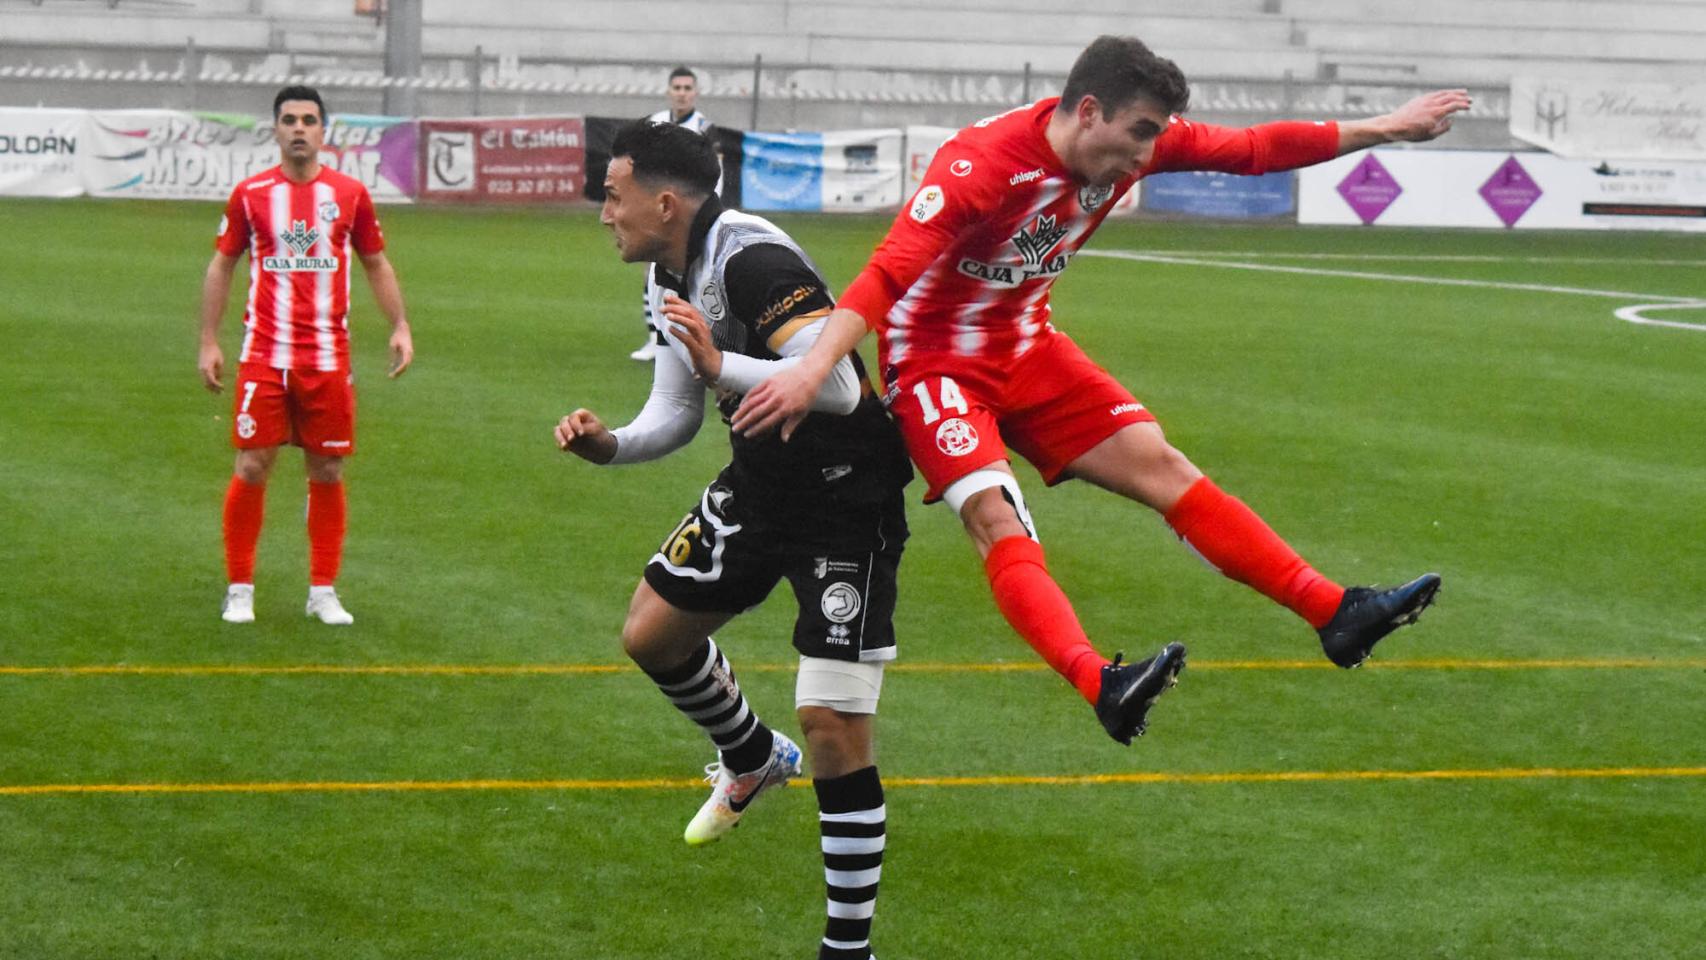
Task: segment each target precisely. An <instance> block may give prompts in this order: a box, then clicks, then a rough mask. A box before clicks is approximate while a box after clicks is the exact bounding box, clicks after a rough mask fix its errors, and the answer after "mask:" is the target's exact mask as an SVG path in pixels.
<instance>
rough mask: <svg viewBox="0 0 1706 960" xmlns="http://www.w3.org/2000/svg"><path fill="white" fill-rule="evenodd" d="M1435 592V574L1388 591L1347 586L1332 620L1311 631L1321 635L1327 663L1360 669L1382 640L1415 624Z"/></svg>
mask: <svg viewBox="0 0 1706 960" xmlns="http://www.w3.org/2000/svg"><path fill="white" fill-rule="evenodd" d="M1438 593H1439V574H1437V573H1424V574H1422V575H1421V576H1419V577H1417V578H1416V579H1414V580H1411V581H1410V582H1409V583H1406V584H1404V585H1403V586H1401V587H1393V588H1392V589H1390V590H1373V589H1370V588H1368V587H1351V588H1350V589H1349V590H1346V591H1345V598H1344V599H1343V600H1341V601H1339V609H1338V612H1336V613H1334V614H1333V619H1332V620H1329V621H1328V622H1327V625H1326V626H1324V627H1322V628H1321V629H1319V630H1317V631H1315V632H1316V633H1318V634H1320V635H1321V649H1322V650H1323V651H1325V652H1326V654H1327V659H1328V660H1331V661H1333V662H1334V663H1336V664H1338V665H1339V666H1341V667H1344V668H1345V669H1347V670H1348V669H1350V668H1351V667H1360V666H1362V662H1363V661H1364V660H1367V659H1368V655H1369V653H1370V652H1371V651H1372V650H1373V649H1374V645H1375V644H1377V643H1379V642H1380V639H1381V638H1382V637H1384V636H1386V635H1387V634H1389V633H1391V632H1392V631H1394V630H1396V629H1398V628H1399V627H1402V626H1404V625H1405V624H1410V623H1415V622H1416V620H1417V619H1418V618H1420V617H1421V615H1422V611H1423V610H1426V609H1427V608H1428V604H1430V603H1433V602H1434V596H1435V595H1436V594H1438Z"/></svg>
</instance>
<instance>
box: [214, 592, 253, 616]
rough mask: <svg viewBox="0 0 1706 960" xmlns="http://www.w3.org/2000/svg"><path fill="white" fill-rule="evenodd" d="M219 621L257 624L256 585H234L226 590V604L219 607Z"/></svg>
mask: <svg viewBox="0 0 1706 960" xmlns="http://www.w3.org/2000/svg"><path fill="white" fill-rule="evenodd" d="M219 619H221V620H224V621H225V622H226V623H254V622H255V585H254V584H252V583H233V584H232V585H230V586H229V587H226V588H225V602H224V603H223V604H221V605H220V607H219Z"/></svg>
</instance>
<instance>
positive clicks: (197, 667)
mask: <svg viewBox="0 0 1706 960" xmlns="http://www.w3.org/2000/svg"><path fill="white" fill-rule="evenodd" d="M797 666H798V665H797V664H793V663H752V664H742V665H741V667H740V670H741V672H743V673H793V672H794V671H795V669H797ZM1189 668H1190V669H1191V670H1192V671H1198V670H1336V669H1338V668H1337V667H1335V666H1333V664H1331V663H1329V662H1328V661H1326V660H1319V659H1312V660H1192V661H1190V664H1189ZM887 669H889V670H891V671H899V672H902V673H1037V672H1041V671H1045V670H1047V669H1048V666H1047V664H1043V663H1039V662H1036V661H1014V662H1011V663H928V662H926V663H907V662H900V663H891V664H889V665H888V667H887ZM1363 669H1367V670H1700V669H1706V657H1684V658H1671V659H1656V658H1637V657H1626V658H1617V657H1598V658H1579V659H1567V658H1563V659H1548V660H1498V659H1480V660H1474V659H1452V658H1434V659H1411V660H1371V661H1369V662H1368V663H1367V664H1366V665H1364V667H1363ZM638 672H639V671H638V668H636V667H634V666H632V665H630V664H615V663H533V664H526V663H523V664H451V663H422V664H338V663H305V664H90V665H83V666H60V667H26V666H0V676H6V677H271V676H379V677H385V676H392V677H528V676H568V677H575V676H600V675H605V674H618V673H638Z"/></svg>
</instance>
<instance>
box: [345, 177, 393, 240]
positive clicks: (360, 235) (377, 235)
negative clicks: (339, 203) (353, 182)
mask: <svg viewBox="0 0 1706 960" xmlns="http://www.w3.org/2000/svg"><path fill="white" fill-rule="evenodd" d="M350 243H351V244H352V245H353V246H354V247H355V252H356V253H361V254H368V253H378V252H379V251H381V250H383V249H385V231H383V230H381V229H380V228H379V214H377V213H375V212H374V210H373V196H372V195H371V194H369V193H368V192H367V189H366V188H365V187H363V188H362V190H361V193H360V194H359V195H358V196H357V197H356V199H355V222H354V223H352V224H350Z"/></svg>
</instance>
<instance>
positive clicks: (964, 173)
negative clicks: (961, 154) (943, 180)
mask: <svg viewBox="0 0 1706 960" xmlns="http://www.w3.org/2000/svg"><path fill="white" fill-rule="evenodd" d="M948 172H949V173H951V174H953V175H954V176H956V177H969V176H971V161H970V160H966V159H963V158H962V159H959V160H955V161H954V162H953V163H950V164H948Z"/></svg>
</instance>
